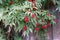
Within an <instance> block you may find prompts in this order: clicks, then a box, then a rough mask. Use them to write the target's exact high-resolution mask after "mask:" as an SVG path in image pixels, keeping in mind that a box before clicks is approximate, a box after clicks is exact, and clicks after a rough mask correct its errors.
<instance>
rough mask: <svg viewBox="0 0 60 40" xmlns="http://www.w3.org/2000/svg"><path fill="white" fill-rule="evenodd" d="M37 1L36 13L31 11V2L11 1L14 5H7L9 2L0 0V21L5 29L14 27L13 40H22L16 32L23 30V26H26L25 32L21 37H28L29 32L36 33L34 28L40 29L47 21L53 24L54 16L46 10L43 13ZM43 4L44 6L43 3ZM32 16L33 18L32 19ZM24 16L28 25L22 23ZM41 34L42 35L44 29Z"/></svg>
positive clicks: (22, 0)
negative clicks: (0, 20) (27, 20)
mask: <svg viewBox="0 0 60 40" xmlns="http://www.w3.org/2000/svg"><path fill="white" fill-rule="evenodd" d="M39 1H40V2H39ZM39 1H38V0H37V2H36V4H37V5H36V6H37V8H38V9H37V10H36V11H33V8H32V3H31V2H28V1H25V0H20V1H19V0H18V1H17V0H13V2H14V4H12V5H9V2H10V0H4V1H2V0H0V3H1V5H0V6H1V7H2V10H1V9H0V10H1V11H0V14H2V15H1V17H0V19H2V20H4V23H5V27H6V26H7V25H10V24H11V25H14V31H15V36H14V39H15V40H17V39H18V40H22V39H21V38H20V37H19V36H18V35H17V31H18V30H19V31H21V30H23V28H24V25H26V26H27V30H24V32H23V35H28V34H29V32H33V30H34V31H36V30H35V28H36V27H38V28H40V29H42V26H44V25H47V23H48V20H50V21H51V22H50V24H54V19H55V16H53V15H51V14H50V13H49V11H48V10H43V11H42V10H40V8H41V6H42V4H41V0H39ZM21 3H22V4H21ZM43 3H44V5H45V1H44V2H43ZM5 6H6V7H5ZM4 7H5V8H4ZM33 14H35V15H33ZM47 14H50V16H49V15H48V16H47ZM32 15H33V16H34V17H32ZM25 16H26V17H28V19H29V22H28V23H26V22H25V21H24V17H25ZM37 18H38V19H37ZM36 19H37V20H36ZM42 20H43V21H42ZM37 23H38V24H39V26H36V24H37ZM39 31H41V30H39ZM42 33H43V34H44V29H43V31H42ZM43 34H42V35H43Z"/></svg>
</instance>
